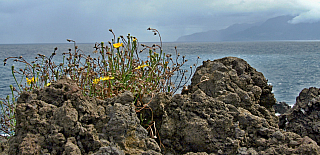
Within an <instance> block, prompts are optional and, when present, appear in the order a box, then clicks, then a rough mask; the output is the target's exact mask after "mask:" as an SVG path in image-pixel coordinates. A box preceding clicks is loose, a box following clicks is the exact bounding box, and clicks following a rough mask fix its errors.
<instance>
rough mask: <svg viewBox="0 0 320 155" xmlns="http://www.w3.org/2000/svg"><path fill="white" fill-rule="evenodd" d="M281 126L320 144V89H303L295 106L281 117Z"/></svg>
mask: <svg viewBox="0 0 320 155" xmlns="http://www.w3.org/2000/svg"><path fill="white" fill-rule="evenodd" d="M279 126H280V127H281V128H283V129H285V130H286V131H291V132H295V133H297V134H299V135H301V136H309V137H310V138H311V139H313V140H314V141H316V142H317V143H318V145H319V144H320V89H319V88H315V87H311V88H309V89H307V88H305V89H303V90H302V91H301V92H300V94H299V96H298V97H297V98H296V103H295V105H294V106H293V107H292V108H291V109H290V110H289V111H288V112H287V113H285V114H284V115H281V116H280V123H279Z"/></svg>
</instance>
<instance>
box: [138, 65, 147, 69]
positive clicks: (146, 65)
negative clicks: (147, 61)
mask: <svg viewBox="0 0 320 155" xmlns="http://www.w3.org/2000/svg"><path fill="white" fill-rule="evenodd" d="M146 66H148V65H142V66H138V67H137V68H135V69H140V68H143V67H146Z"/></svg>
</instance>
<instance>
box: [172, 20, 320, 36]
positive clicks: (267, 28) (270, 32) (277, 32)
mask: <svg viewBox="0 0 320 155" xmlns="http://www.w3.org/2000/svg"><path fill="white" fill-rule="evenodd" d="M293 18H294V16H279V17H275V18H271V19H268V20H267V21H265V22H263V23H254V24H234V25H231V26H229V27H228V28H226V29H222V30H211V31H207V32H199V33H194V34H191V35H185V36H181V37H179V38H178V40H177V42H221V41H272V40H320V22H315V23H297V24H290V23H289V22H288V21H290V20H292V19H293Z"/></svg>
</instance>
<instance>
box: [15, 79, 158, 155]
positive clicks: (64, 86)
mask: <svg viewBox="0 0 320 155" xmlns="http://www.w3.org/2000/svg"><path fill="white" fill-rule="evenodd" d="M133 99H134V98H133V95H132V94H131V93H124V94H121V95H120V96H118V97H116V98H112V99H109V100H105V101H102V100H98V99H89V98H87V97H84V96H83V95H82V94H81V93H80V91H79V89H78V87H77V86H76V85H75V84H74V83H73V82H72V81H71V80H69V79H62V80H60V81H58V82H57V83H52V84H51V85H50V86H49V87H45V88H44V89H41V90H35V91H33V92H32V93H31V92H29V93H27V92H24V93H22V94H21V95H20V98H19V99H18V103H17V109H16V120H17V126H16V131H15V133H16V135H15V136H13V137H12V138H10V140H9V145H10V148H9V154H11V155H14V154H30V155H31V154H51V155H54V154H65V155H67V154H70V155H71V154H72V155H78V154H97V155H98V154H142V153H148V154H160V151H161V150H160V147H159V146H158V144H157V142H156V141H155V140H154V139H151V138H149V137H148V135H147V134H148V133H147V131H146V130H145V129H144V128H143V127H142V126H141V125H140V121H139V119H138V118H137V115H136V113H135V109H134V106H133Z"/></svg>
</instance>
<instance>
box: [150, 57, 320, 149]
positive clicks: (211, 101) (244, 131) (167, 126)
mask: <svg viewBox="0 0 320 155" xmlns="http://www.w3.org/2000/svg"><path fill="white" fill-rule="evenodd" d="M271 91H272V87H271V86H269V85H268V84H267V80H266V79H265V78H264V76H263V75H262V74H261V73H260V72H257V71H256V70H255V69H254V68H252V67H251V66H250V65H248V64H247V63H246V62H245V61H244V60H242V59H239V58H234V57H228V58H223V59H219V60H215V61H206V62H204V63H203V65H202V66H200V67H198V68H197V70H196V72H195V75H194V77H193V78H192V83H191V86H189V93H188V94H184V95H180V94H177V95H175V96H174V97H172V98H170V97H168V96H164V95H160V94H158V95H157V96H156V97H154V99H153V100H152V101H151V103H150V106H151V107H152V109H154V110H153V112H154V116H155V120H156V122H157V123H158V125H157V128H158V130H159V133H160V137H161V142H162V144H163V145H164V149H163V153H166V154H192V153H191V152H194V153H196V152H202V154H209V153H214V154H310V153H311V154H319V153H320V149H319V146H318V145H317V144H316V143H315V142H314V141H313V140H311V139H310V138H309V137H307V136H306V137H301V136H299V135H298V134H295V133H292V132H285V131H283V130H281V129H279V128H278V118H277V117H276V116H275V112H274V110H273V108H272V106H273V105H274V104H275V99H274V97H273V94H272V93H271ZM150 100H151V99H150Z"/></svg>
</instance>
